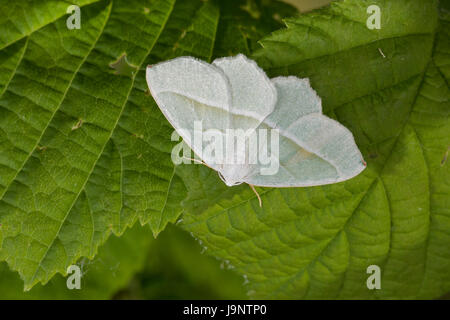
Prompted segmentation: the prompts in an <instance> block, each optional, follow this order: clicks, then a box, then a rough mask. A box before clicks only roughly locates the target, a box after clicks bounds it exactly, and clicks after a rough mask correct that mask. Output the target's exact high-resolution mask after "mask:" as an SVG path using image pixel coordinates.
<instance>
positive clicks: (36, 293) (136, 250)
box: [0, 225, 153, 299]
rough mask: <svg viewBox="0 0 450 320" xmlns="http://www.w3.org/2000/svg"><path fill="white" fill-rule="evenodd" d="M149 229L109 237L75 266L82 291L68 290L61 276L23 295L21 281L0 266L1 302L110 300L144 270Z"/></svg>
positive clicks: (6, 268)
mask: <svg viewBox="0 0 450 320" xmlns="http://www.w3.org/2000/svg"><path fill="white" fill-rule="evenodd" d="M152 240H153V239H152V238H150V237H149V236H148V228H142V227H140V226H138V225H136V226H134V227H133V228H132V229H130V230H129V231H128V232H127V233H126V234H124V235H123V236H122V237H121V238H118V237H115V236H113V237H110V238H109V239H108V241H107V242H106V243H105V244H104V245H103V246H101V247H100V248H99V252H98V255H97V256H96V257H95V258H94V259H93V260H88V259H86V258H82V259H81V260H80V261H78V263H77V265H78V266H79V267H80V269H81V271H82V278H81V289H80V290H76V289H73V290H69V289H67V284H66V281H67V279H66V278H64V277H62V276H61V275H57V276H56V277H54V278H52V279H51V280H50V281H49V282H48V283H47V285H45V286H43V285H40V284H39V285H36V286H35V287H33V289H31V290H30V291H27V292H24V291H23V281H22V280H21V279H20V278H19V276H18V275H17V273H14V272H12V271H10V270H9V269H8V266H7V265H6V263H1V264H0V278H1V279H2V281H1V282H0V296H1V297H2V299H109V298H112V296H113V295H114V294H115V293H116V292H117V291H118V290H121V289H123V288H125V287H126V286H127V284H128V283H129V282H130V279H131V278H132V277H133V275H134V274H135V273H136V272H138V271H140V270H141V269H142V268H144V266H145V263H146V262H147V259H146V258H147V254H148V252H149V250H150V247H151V244H152Z"/></svg>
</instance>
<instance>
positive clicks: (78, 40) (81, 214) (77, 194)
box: [0, 0, 287, 289]
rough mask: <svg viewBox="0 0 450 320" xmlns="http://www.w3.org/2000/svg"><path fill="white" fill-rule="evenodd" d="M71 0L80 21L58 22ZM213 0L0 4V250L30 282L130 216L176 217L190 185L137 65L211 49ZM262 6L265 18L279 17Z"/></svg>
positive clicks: (61, 267)
mask: <svg viewBox="0 0 450 320" xmlns="http://www.w3.org/2000/svg"><path fill="white" fill-rule="evenodd" d="M242 3H243V2H242ZM254 3H255V4H256V7H255V8H256V9H255V8H252V9H251V10H259V9H258V8H261V6H262V2H261V1H259V0H258V1H256V2H254ZM69 4H76V5H79V6H80V7H81V29H73V30H68V28H67V26H66V19H67V18H68V17H69V16H70V15H68V14H65V12H66V10H67V7H68V6H69ZM25 6H26V10H24V8H25ZM221 6H222V7H223V8H225V7H224V2H216V1H213V0H211V1H203V0H190V1H182V0H179V1H176V0H145V1H139V0H132V1H129V0H114V1H112V0H103V1H96V2H95V3H92V4H90V1H78V2H75V3H66V2H63V1H52V0H46V1H31V0H30V1H28V2H27V3H26V4H25V3H20V4H16V3H14V4H11V3H8V2H3V3H2V4H1V5H0V12H1V13H4V14H3V15H2V18H0V26H1V28H2V34H1V36H0V58H1V59H0V244H1V251H0V259H2V260H5V261H6V262H7V263H8V264H9V266H10V267H11V269H13V270H16V271H18V272H19V274H20V276H21V278H22V279H23V280H24V282H25V288H26V289H30V288H31V287H33V285H35V284H36V283H38V282H42V283H46V282H47V281H48V280H49V279H51V278H52V277H53V275H55V274H56V273H61V274H65V272H66V269H67V266H69V265H71V264H73V263H75V262H76V261H78V260H79V259H80V258H81V257H88V258H89V259H92V258H93V257H94V256H95V255H96V253H97V249H98V247H99V245H101V244H102V243H104V242H105V241H106V239H107V238H108V237H109V235H110V234H111V233H114V234H116V235H121V234H122V233H123V232H124V231H125V230H126V229H127V228H129V227H131V226H132V225H133V224H134V223H135V222H136V221H138V220H139V221H140V223H141V224H148V225H149V226H150V228H151V230H152V232H153V234H154V235H155V236H156V235H157V234H158V233H159V232H161V231H162V230H163V229H164V228H165V226H166V225H167V224H168V223H169V222H174V221H176V219H177V218H178V217H179V215H180V213H181V211H182V208H181V207H180V205H179V203H180V202H181V200H182V199H183V198H184V197H185V193H186V190H185V186H184V184H183V182H182V181H181V179H180V178H179V177H178V176H177V175H175V168H174V166H173V164H172V162H171V158H170V152H171V149H172V145H173V144H172V143H171V142H170V134H171V133H172V131H173V128H171V126H170V125H169V124H168V123H167V121H166V120H165V118H164V117H163V115H162V114H161V112H160V111H159V108H158V107H157V105H156V104H155V102H154V101H153V99H152V98H151V96H150V95H149V94H148V92H147V84H146V81H145V67H146V65H148V64H153V63H157V62H159V61H162V60H167V59H170V58H173V57H176V56H180V55H190V56H195V57H198V58H200V59H204V60H207V61H210V60H211V58H212V56H213V49H214V45H215V41H216V37H217V30H218V29H219V23H222V24H223V23H225V22H224V21H225V18H224V17H221V15H220V13H221V10H222V9H221ZM282 7H283V8H285V9H286V8H287V7H286V6H285V5H283V6H282ZM285 9H284V10H285ZM224 10H225V9H224ZM234 10H235V11H234V12H240V11H242V10H243V9H241V8H240V7H239V6H238V7H237V8H235V9H234ZM27 13H29V14H30V15H29V14H27ZM249 15H250V13H247V15H245V14H243V15H240V16H241V19H242V21H244V17H246V16H249ZM266 16H267V17H268V19H270V23H269V24H268V25H265V28H266V30H268V29H267V26H272V27H275V26H276V27H279V23H278V22H277V21H275V20H274V21H272V20H273V19H272V17H271V16H270V18H269V16H268V14H267V13H266V14H265V15H264V17H266ZM229 18H230V17H228V18H227V19H229ZM1 19H2V20H1ZM249 21H250V22H249V24H248V27H249V28H250V27H252V26H253V27H252V30H253V33H252V35H247V34H245V35H244V36H245V38H246V39H247V40H248V41H253V42H256V40H257V38H256V35H258V38H259V37H260V36H261V35H262V34H261V32H258V31H257V28H256V27H255V26H254V25H255V24H258V25H263V24H261V23H260V22H259V20H258V19H257V18H252V19H250V20H249ZM228 26H232V23H230V21H228V20H227V26H226V27H225V29H227V28H228ZM3 30H6V32H3ZM221 30H223V28H222V29H221ZM230 39H231V38H230ZM246 43H247V42H246ZM240 46H241V44H239V45H238V46H233V48H240ZM222 47H224V45H223V46H222ZM124 57H126V60H125V59H124ZM119 61H120V62H123V63H120V64H119V65H118V64H117V63H118V62H119ZM124 63H125V65H124ZM119 66H120V68H119V69H120V70H118V69H117V68H118V67H119ZM114 68H115V69H114ZM131 69H133V70H131ZM118 71H119V72H118Z"/></svg>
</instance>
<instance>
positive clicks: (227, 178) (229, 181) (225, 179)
mask: <svg viewBox="0 0 450 320" xmlns="http://www.w3.org/2000/svg"><path fill="white" fill-rule="evenodd" d="M218 174H219V177H220V179H221V180H222V181H223V182H224V183H225V184H226V185H227V186H229V187H233V186H237V185H240V184H242V183H244V182H243V181H238V180H236V179H233V177H232V176H224V175H223V174H222V173H220V172H218Z"/></svg>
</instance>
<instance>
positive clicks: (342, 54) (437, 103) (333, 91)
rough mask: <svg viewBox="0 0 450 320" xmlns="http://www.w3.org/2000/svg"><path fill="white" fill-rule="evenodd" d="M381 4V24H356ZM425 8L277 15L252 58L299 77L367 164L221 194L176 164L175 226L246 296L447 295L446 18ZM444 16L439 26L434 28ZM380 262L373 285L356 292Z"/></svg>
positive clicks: (206, 178) (220, 188) (386, 4)
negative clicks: (314, 178)
mask: <svg viewBox="0 0 450 320" xmlns="http://www.w3.org/2000/svg"><path fill="white" fill-rule="evenodd" d="M372 4H376V5H378V6H379V7H380V8H381V14H382V19H381V21H382V25H381V29H380V30H369V29H368V28H367V27H366V20H367V18H368V16H369V15H368V14H367V8H368V6H369V5H372ZM438 5H439V4H438V1H432V0H415V1H409V0H397V1H388V0H370V1H365V0H344V1H340V2H333V3H332V5H331V6H329V7H326V8H323V9H320V10H318V11H314V12H312V13H309V14H306V15H302V16H300V17H298V18H293V19H288V20H286V25H287V29H283V30H280V31H277V32H275V33H273V34H272V35H270V36H268V37H267V38H264V39H263V40H262V41H261V44H262V46H263V49H261V50H259V51H257V52H255V53H254V55H253V56H254V58H255V59H256V60H257V61H258V63H259V64H260V65H261V66H262V67H263V68H264V69H265V70H266V71H267V72H268V73H269V74H270V76H277V75H296V76H299V77H308V78H310V79H311V84H312V87H313V88H314V89H316V90H317V92H318V94H319V95H320V96H321V98H322V101H323V107H324V111H325V113H326V114H328V115H329V116H331V117H333V118H335V119H337V120H338V121H339V122H341V123H343V124H344V125H345V126H347V127H348V128H349V129H350V130H351V131H352V132H353V134H354V135H355V138H356V141H357V144H358V146H359V147H360V149H361V151H362V152H363V154H364V157H365V159H366V160H367V163H368V168H367V169H366V170H365V171H364V172H363V173H362V174H361V175H359V176H358V177H356V178H354V179H352V180H350V181H347V182H345V183H339V184H334V185H328V186H323V187H312V188H279V189H269V188H258V191H259V193H260V195H261V198H262V202H263V205H262V208H260V207H259V205H258V200H257V199H256V197H255V195H254V194H253V192H252V191H251V190H250V188H249V187H248V186H239V187H233V188H228V187H226V186H225V185H224V184H223V183H222V182H221V181H220V179H219V178H218V177H217V174H216V173H215V172H213V171H211V170H209V169H207V168H204V167H202V166H198V165H197V166H180V167H179V171H180V175H181V176H182V177H183V179H184V181H185V182H186V186H187V188H188V193H189V196H188V198H187V199H186V201H185V202H184V207H185V213H184V215H183V219H184V221H183V228H185V229H186V230H188V231H191V232H192V233H193V234H194V235H195V236H196V237H198V238H199V239H201V241H203V243H204V245H205V246H206V247H208V252H210V254H212V255H214V256H217V257H220V258H222V259H224V260H226V261H227V263H229V265H230V266H231V267H233V268H234V269H235V270H236V271H237V272H239V273H240V274H243V275H246V277H247V278H248V280H249V284H248V289H249V294H250V296H251V297H256V298H288V299H310V298H375V299H376V298H435V297H439V296H440V295H442V294H443V293H446V292H448V291H449V290H450V245H449V244H450V211H449V208H450V184H449V181H450V170H449V164H448V161H447V156H448V150H449V146H450V120H449V113H450V104H449V97H450V92H449V87H448V81H449V77H450V41H449V40H450V35H449V30H450V28H449V23H450V19H449V11H448V8H447V9H445V8H442V9H441V12H440V15H441V19H439V17H438ZM439 20H440V21H439ZM370 265H378V266H379V267H380V268H381V273H382V277H381V290H369V289H368V288H367V286H366V280H367V278H368V276H369V275H368V274H367V272H366V271H367V268H368V266H370Z"/></svg>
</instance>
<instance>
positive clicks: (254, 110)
mask: <svg viewBox="0 0 450 320" xmlns="http://www.w3.org/2000/svg"><path fill="white" fill-rule="evenodd" d="M213 65H215V66H217V67H218V68H220V69H221V70H222V71H223V72H224V73H225V75H226V76H227V78H228V80H229V82H230V86H231V98H232V101H231V107H230V110H229V111H230V117H231V120H230V125H231V128H233V129H243V130H245V131H247V130H254V129H256V128H257V127H258V126H259V125H260V124H261V123H262V121H263V120H264V119H265V118H266V117H267V116H268V115H269V114H270V113H272V111H273V110H274V108H275V104H276V101H277V90H276V88H275V86H274V84H273V83H272V81H270V79H269V78H268V77H267V75H266V73H265V72H264V71H263V70H262V69H261V68H260V67H258V65H257V64H256V62H254V61H253V60H250V59H248V58H247V57H245V56H244V55H242V54H239V55H237V56H234V57H225V58H219V59H216V60H214V61H213Z"/></svg>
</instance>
